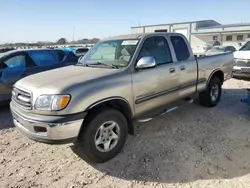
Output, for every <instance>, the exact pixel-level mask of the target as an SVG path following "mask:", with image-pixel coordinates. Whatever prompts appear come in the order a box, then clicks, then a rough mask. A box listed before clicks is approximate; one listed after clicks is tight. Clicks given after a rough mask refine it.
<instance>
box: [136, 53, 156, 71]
mask: <svg viewBox="0 0 250 188" xmlns="http://www.w3.org/2000/svg"><path fill="white" fill-rule="evenodd" d="M153 67H156V61H155V58H154V57H151V56H148V57H142V58H141V59H139V61H138V62H137V64H136V66H135V68H136V69H148V68H153Z"/></svg>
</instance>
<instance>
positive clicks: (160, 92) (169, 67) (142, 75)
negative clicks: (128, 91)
mask: <svg viewBox="0 0 250 188" xmlns="http://www.w3.org/2000/svg"><path fill="white" fill-rule="evenodd" d="M147 56H151V57H154V58H155V60H156V63H157V66H156V67H154V68H148V69H140V70H136V71H135V72H134V73H133V74H132V77H133V78H132V80H133V91H134V98H135V113H136V116H137V117H138V116H140V115H142V114H144V113H147V112H150V111H154V110H156V109H159V107H164V106H166V105H167V104H169V103H170V102H172V101H174V100H176V99H177V98H178V90H177V88H178V69H177V67H176V65H175V63H174V62H173V59H172V56H171V52H170V48H169V44H168V41H167V39H166V38H165V37H164V36H155V37H150V38H147V39H146V40H145V41H144V43H143V45H142V48H141V51H140V53H139V56H138V58H137V62H138V60H139V59H140V58H142V57H147Z"/></svg>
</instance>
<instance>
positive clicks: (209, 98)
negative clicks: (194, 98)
mask: <svg viewBox="0 0 250 188" xmlns="http://www.w3.org/2000/svg"><path fill="white" fill-rule="evenodd" d="M221 91H222V88H221V81H220V79H219V78H217V77H213V78H212V79H211V80H210V82H209V84H208V86H207V89H206V91H203V92H201V93H200V94H199V99H200V104H201V105H202V106H205V107H214V106H216V105H217V104H218V103H219V101H220V98H221Z"/></svg>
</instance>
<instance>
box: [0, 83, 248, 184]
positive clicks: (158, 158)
mask: <svg viewBox="0 0 250 188" xmlns="http://www.w3.org/2000/svg"><path fill="white" fill-rule="evenodd" d="M247 87H250V82H249V81H242V80H235V79H231V80H229V81H227V82H226V83H225V84H224V88H223V96H222V99H221V102H220V103H219V105H218V106H217V107H215V108H212V109H210V108H204V107H201V106H199V105H198V102H197V101H196V102H195V103H194V104H191V105H189V106H185V107H183V108H181V109H178V110H176V111H174V112H172V113H170V114H168V115H165V116H162V117H160V118H157V119H155V120H153V121H151V122H148V123H144V124H137V125H136V135H135V136H133V137H132V136H129V137H128V140H127V142H126V146H125V148H124V150H123V151H122V153H121V154H119V155H118V156H117V157H116V158H114V159H112V160H111V161H109V162H107V163H104V164H88V163H86V162H85V161H84V160H83V159H84V157H83V154H82V152H81V150H80V148H79V147H77V146H75V145H73V144H68V145H46V144H42V143H37V142H34V141H31V140H29V139H27V138H26V137H24V136H22V135H21V134H20V133H19V132H18V130H16V129H15V128H13V124H12V122H11V116H10V113H9V109H8V107H7V106H6V107H4V108H2V107H1V112H0V120H1V122H0V129H1V130H0V167H1V168H0V187H25V188H27V187H60V188H62V187H91V188H92V187H118V188H123V187H135V188H137V187H146V188H147V187H167V188H174V187H181V188H190V187H199V188H201V187H202V188H207V187H211V188H222V187H223V188H231V187H232V188H241V187H250V158H249V156H250V123H249V120H250V112H249V111H248V108H247V106H246V105H244V104H241V103H240V98H241V97H244V96H245V95H246V92H245V90H244V89H243V88H247Z"/></svg>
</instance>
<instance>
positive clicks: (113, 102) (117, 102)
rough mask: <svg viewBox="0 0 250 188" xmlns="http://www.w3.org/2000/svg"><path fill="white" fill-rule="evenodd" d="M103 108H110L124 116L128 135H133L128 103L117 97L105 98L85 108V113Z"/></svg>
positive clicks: (130, 110) (131, 117) (131, 116)
mask: <svg viewBox="0 0 250 188" xmlns="http://www.w3.org/2000/svg"><path fill="white" fill-rule="evenodd" d="M105 107H110V108H113V109H116V110H118V111H120V112H121V113H122V114H123V115H124V116H125V118H126V120H127V122H128V133H129V134H131V135H133V134H134V126H133V112H132V109H131V106H130V104H129V102H128V101H127V100H126V99H124V98H122V97H118V96H117V97H109V98H105V99H102V100H100V101H96V102H94V103H93V104H91V105H89V106H88V107H87V108H86V111H88V112H90V111H93V110H96V109H98V108H105ZM88 114H89V113H88ZM87 116H88V115H87Z"/></svg>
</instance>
